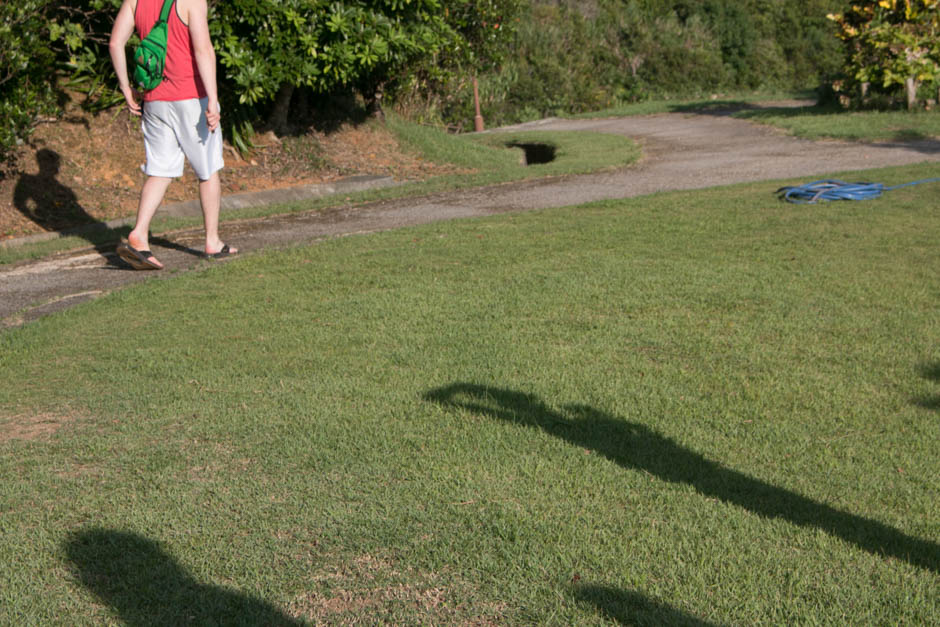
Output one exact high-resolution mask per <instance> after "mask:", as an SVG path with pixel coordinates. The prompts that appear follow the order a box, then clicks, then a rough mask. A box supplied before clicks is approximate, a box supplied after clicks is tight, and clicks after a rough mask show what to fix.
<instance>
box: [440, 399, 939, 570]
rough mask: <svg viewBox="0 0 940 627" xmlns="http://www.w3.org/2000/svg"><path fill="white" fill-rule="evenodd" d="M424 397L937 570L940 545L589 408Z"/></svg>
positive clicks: (525, 401) (538, 402)
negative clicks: (557, 408) (767, 480)
mask: <svg viewBox="0 0 940 627" xmlns="http://www.w3.org/2000/svg"><path fill="white" fill-rule="evenodd" d="M425 398H426V400H429V401H433V402H436V403H439V404H441V405H445V406H452V407H460V408H463V409H468V410H470V411H473V412H475V413H478V414H482V415H487V416H491V417H493V418H499V419H501V420H505V421H507V422H512V423H516V424H522V425H528V426H533V427H537V428H539V429H542V430H543V431H545V432H546V433H549V434H551V435H553V436H555V437H558V438H562V439H564V440H567V441H568V442H570V443H572V444H574V445H576V446H578V447H581V448H586V449H590V450H593V451H596V452H598V453H600V454H601V455H603V456H604V457H606V458H608V459H610V460H611V461H614V462H616V463H617V464H619V465H621V466H623V467H624V468H631V469H639V470H643V471H646V472H649V473H650V474H652V475H655V476H656V477H658V478H660V479H662V480H663V481H668V482H671V483H684V484H687V485H690V486H692V487H693V488H695V489H696V490H697V491H698V492H699V493H701V494H703V495H705V496H708V497H712V498H717V499H720V500H722V501H724V502H726V503H730V504H732V505H737V506H738V507H743V508H744V509H746V510H748V511H750V512H753V513H755V514H758V515H760V516H763V517H765V518H780V519H782V520H785V521H787V522H790V523H793V524H795V525H800V526H801V527H808V528H815V529H820V530H822V531H825V532H826V533H828V534H830V535H832V536H834V537H837V538H841V539H842V540H844V541H846V542H849V543H851V544H854V545H855V546H857V547H859V548H861V549H864V550H865V551H868V552H869V553H872V554H874V555H878V556H884V557H892V558H895V559H899V560H903V561H906V562H908V563H910V564H912V565H914V566H917V567H919V568H924V569H927V570H931V571H933V572H935V573H936V572H940V546H938V545H937V544H935V543H933V542H930V541H927V540H922V539H920V538H914V537H911V536H908V535H906V534H904V533H902V532H900V531H898V530H897V529H894V528H892V527H889V526H888V525H885V524H883V523H880V522H877V521H875V520H870V519H868V518H864V517H862V516H857V515H855V514H849V513H847V512H843V511H840V510H837V509H834V508H832V507H830V506H828V505H824V504H822V503H817V502H816V501H813V500H811V499H808V498H806V497H804V496H800V495H799V494H795V493H793V492H790V491H788V490H784V489H783V488H778V487H776V486H773V485H770V484H767V483H764V482H763V481H760V480H758V479H754V478H752V477H749V476H747V475H745V474H743V473H740V472H737V471H735V470H732V469H730V468H726V467H724V466H722V465H721V464H719V463H718V462H715V461H712V460H709V459H706V458H705V457H703V456H702V455H700V454H698V453H696V452H695V451H692V450H690V449H687V448H685V447H684V446H681V445H679V444H677V443H676V442H674V441H673V440H671V439H669V438H667V437H665V436H663V435H660V434H659V433H656V432H655V431H653V430H652V429H649V428H648V427H646V426H644V425H641V424H637V423H631V422H626V421H624V420H621V419H618V418H617V417H615V416H611V415H609V414H606V413H604V412H601V411H598V410H596V409H593V408H591V407H587V406H584V405H572V406H567V407H565V409H564V411H563V412H557V411H554V410H552V409H550V408H549V407H547V406H546V405H545V404H544V403H542V402H541V401H540V400H539V399H538V398H537V397H535V396H533V395H530V394H525V393H522V392H516V391H513V390H506V389H501V388H495V387H489V386H484V385H476V384H471V383H456V384H453V385H450V386H446V387H442V388H438V389H435V390H432V391H430V392H428V393H427V394H426V395H425Z"/></svg>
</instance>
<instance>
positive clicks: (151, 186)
mask: <svg viewBox="0 0 940 627" xmlns="http://www.w3.org/2000/svg"><path fill="white" fill-rule="evenodd" d="M172 181H173V179H171V178H165V177H162V176H148V177H147V180H146V181H144V187H143V189H142V190H140V202H139V203H138V205H137V222H136V223H135V224H134V230H133V231H131V232H130V234H128V236H127V243H128V244H130V245H131V246H133V247H134V248H136V249H137V250H150V240H149V237H150V221H151V220H153V216H154V214H155V213H156V212H157V209H159V207H160V203H161V202H163V195H164V194H166V189H167V187H169V186H170V183H171V182H172ZM150 260H151V261H152V262H153V263H155V264H156V265H158V266H160V267H161V268H162V267H163V264H162V263H160V262H159V261H157V260H156V258H155V257H151V258H150Z"/></svg>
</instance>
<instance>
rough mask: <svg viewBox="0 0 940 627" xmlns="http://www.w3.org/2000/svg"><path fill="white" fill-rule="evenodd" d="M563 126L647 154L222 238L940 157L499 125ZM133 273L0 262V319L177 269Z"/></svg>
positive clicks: (913, 147)
mask: <svg viewBox="0 0 940 627" xmlns="http://www.w3.org/2000/svg"><path fill="white" fill-rule="evenodd" d="M519 129H538V130H559V131H561V130H565V131H596V132H602V133H615V134H620V135H626V136H628V137H631V138H633V139H634V140H636V141H637V142H639V144H640V145H641V146H642V148H643V154H644V156H643V159H642V160H641V161H640V162H639V163H637V164H635V165H633V166H630V167H628V168H625V169H622V170H618V171H613V172H605V173H600V174H589V175H580V176H566V177H559V178H550V179H543V180H535V181H526V182H521V183H511V184H504V185H497V186H493V187H485V188H475V189H469V190H462V191H458V192H451V193H446V194H438V195H434V196H427V197H422V198H408V199H401V200H394V201H385V202H378V203H372V204H368V205H363V206H358V207H352V208H341V209H332V210H327V211H318V212H310V213H299V214H292V215H287V216H276V217H271V218H263V219H257V220H248V221H242V222H235V223H228V224H224V225H223V234H224V236H225V238H226V239H227V240H228V241H231V242H232V243H233V244H235V245H237V246H238V247H239V248H241V249H242V250H247V251H252V250H260V249H265V248H272V247H277V246H284V245H290V244H295V243H303V242H313V241H317V240H320V239H323V238H328V237H334V236H338V235H346V234H352V233H365V232H374V231H379V230H386V229H393V228H399V227H403V226H411V225H417V224H426V223H429V222H435V221H439V220H448V219H453V218H466V217H475V216H485V215H492V214H496V213H504V212H510V211H524V210H530V209H537V208H545V207H560V206H567V205H574V204H579V203H583V202H589V201H594V200H605V199H614V198H627V197H633V196H641V195H645V194H651V193H655V192H660V191H668V190H680V189H696V188H704V187H713V186H716V185H726V184H732V183H741V182H748V181H760V180H771V179H783V178H791V179H792V178H799V177H807V178H808V179H809V180H813V179H817V178H825V177H826V176H828V175H831V174H834V173H837V172H841V171H847V170H862V169H867V168H876V167H883V166H892V165H906V164H912V163H920V162H924V161H932V162H937V161H940V141H936V140H925V141H918V142H905V143H890V142H886V143H872V144H857V143H848V142H839V141H810V140H804V139H796V138H793V137H788V136H786V135H783V134H782V133H780V132H779V131H776V130H774V129H772V128H770V127H766V126H761V125H757V124H753V123H751V122H747V121H744V120H739V119H735V118H731V117H729V116H727V115H720V114H684V113H668V114H660V115H650V116H639V117H629V118H615V119H600V120H561V119H550V120H542V121H539V122H533V123H529V124H522V125H518V126H514V127H507V128H506V129H499V130H519ZM199 242H200V233H199V232H198V231H190V232H183V233H177V234H174V235H173V236H172V237H171V238H168V239H167V240H163V241H162V242H160V243H157V242H154V244H155V245H154V246H153V248H154V251H155V253H156V254H157V256H158V257H159V258H160V259H161V261H163V263H164V264H166V266H167V267H168V268H171V269H173V270H188V269H191V268H199V267H204V265H205V264H206V263H207V262H205V261H204V260H202V259H201V258H200V257H199V255H198V253H197V252H196V251H195V250H194V249H193V248H198V246H199ZM173 270H170V271H166V270H165V271H162V272H159V273H146V272H135V271H131V270H128V269H126V266H124V265H123V263H122V262H120V261H119V260H117V258H116V257H115V256H114V255H113V254H111V253H110V252H104V253H102V252H97V251H94V250H84V251H74V252H71V253H67V254H61V255H56V256H53V257H50V258H47V259H44V260H40V261H35V262H29V263H21V264H16V265H14V266H13V267H10V268H6V269H2V270H0V323H2V325H3V326H15V325H18V324H22V323H24V322H27V321H29V320H33V319H35V318H37V317H39V316H42V315H45V314H47V313H50V312H53V311H57V310H60V309H63V308H66V307H68V306H70V305H72V304H75V303H79V302H82V301H85V300H88V299H91V298H95V297H97V296H100V295H102V294H106V293H108V292H109V291H112V290H114V289H116V288H119V287H121V286H124V285H127V284H130V283H133V282H136V281H142V280H148V279H150V280H152V279H160V278H165V277H168V276H172V274H173Z"/></svg>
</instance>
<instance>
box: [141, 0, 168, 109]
mask: <svg viewBox="0 0 940 627" xmlns="http://www.w3.org/2000/svg"><path fill="white" fill-rule="evenodd" d="M172 6H173V0H164V2H163V10H162V11H160V19H159V20H157V23H156V24H154V25H153V28H151V29H150V32H149V33H147V36H146V37H144V38H143V40H142V41H141V42H140V45H138V46H137V49H136V50H134V84H135V85H137V88H138V89H140V90H141V91H150V90H152V89H153V88H154V87H156V86H157V85H159V84H160V81H162V80H163V66H164V64H165V63H166V40H167V35H168V33H169V25H168V23H167V19H168V18H169V17H170V8H171V7H172Z"/></svg>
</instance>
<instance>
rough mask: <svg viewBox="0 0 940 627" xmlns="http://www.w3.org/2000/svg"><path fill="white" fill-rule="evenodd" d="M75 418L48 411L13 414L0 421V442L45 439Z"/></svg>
mask: <svg viewBox="0 0 940 627" xmlns="http://www.w3.org/2000/svg"><path fill="white" fill-rule="evenodd" d="M75 420H76V418H75V417H74V416H61V415H58V414H48V413H44V414H36V415H31V416H30V415H22V416H13V417H12V418H9V419H6V420H3V421H2V422H0V443H3V442H9V441H10V440H26V441H30V442H32V441H46V440H48V439H50V438H51V437H52V436H53V435H55V433H56V432H58V431H59V429H61V428H62V427H64V426H66V425H69V424H71V423H73V422H75Z"/></svg>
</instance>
